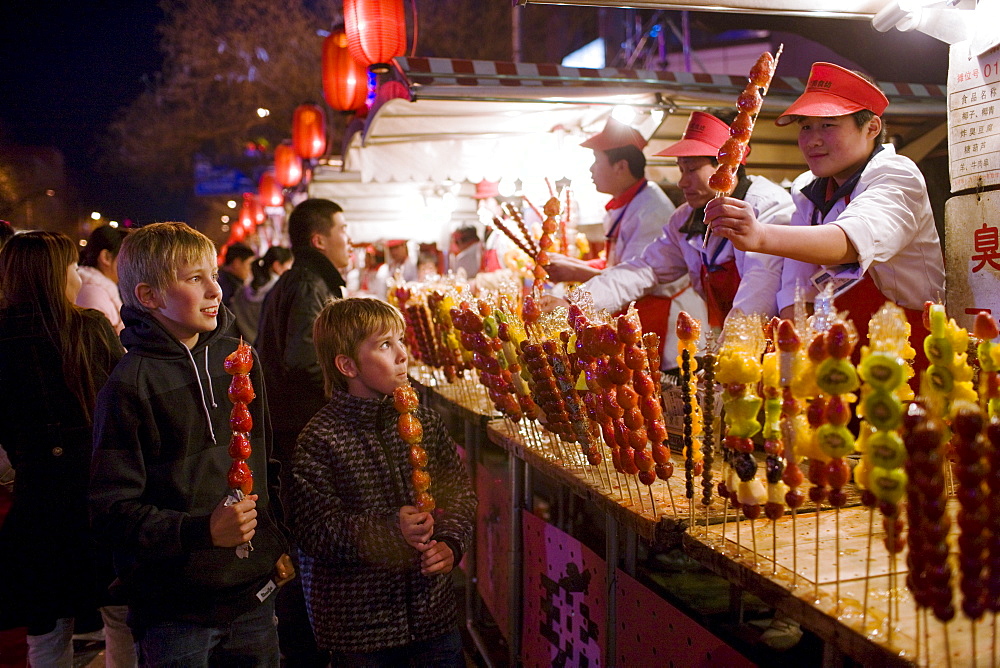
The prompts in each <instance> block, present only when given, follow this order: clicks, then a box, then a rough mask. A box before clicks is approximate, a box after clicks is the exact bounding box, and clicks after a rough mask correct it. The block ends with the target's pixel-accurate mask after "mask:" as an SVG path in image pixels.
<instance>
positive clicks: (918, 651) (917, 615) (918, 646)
mask: <svg viewBox="0 0 1000 668" xmlns="http://www.w3.org/2000/svg"><path fill="white" fill-rule="evenodd" d="M916 613H917V614H916V624H917V628H916V632H915V633H914V637H915V638H916V640H917V653H916V655H915V656H914V657H913V663H915V664H917V665H918V666H919V665H920V606H919V605H918V606H916Z"/></svg>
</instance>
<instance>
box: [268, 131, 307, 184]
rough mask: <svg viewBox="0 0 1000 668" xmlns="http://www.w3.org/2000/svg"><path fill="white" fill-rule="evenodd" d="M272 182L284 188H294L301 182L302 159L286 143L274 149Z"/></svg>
mask: <svg viewBox="0 0 1000 668" xmlns="http://www.w3.org/2000/svg"><path fill="white" fill-rule="evenodd" d="M274 180H275V181H277V182H278V183H280V184H281V185H282V186H283V187H285V188H294V187H295V186H297V185H299V182H300V181H301V180H302V158H300V157H299V156H298V155H297V154H296V153H295V149H294V148H292V145H291V144H290V143H288V142H285V143H282V144H279V145H278V146H277V147H276V148H275V149H274Z"/></svg>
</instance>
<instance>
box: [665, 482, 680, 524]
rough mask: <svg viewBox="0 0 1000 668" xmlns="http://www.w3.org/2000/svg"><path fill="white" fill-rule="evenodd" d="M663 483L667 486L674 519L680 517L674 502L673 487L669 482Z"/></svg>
mask: <svg viewBox="0 0 1000 668" xmlns="http://www.w3.org/2000/svg"><path fill="white" fill-rule="evenodd" d="M664 482H665V483H666V485H667V493H668V494H669V495H670V507H671V508H673V510H674V517H675V518H676V517H680V515H679V514H678V512H677V503H676V502H675V501H674V489H673V487H671V486H670V483H669V482H667V481H664Z"/></svg>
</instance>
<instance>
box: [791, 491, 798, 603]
mask: <svg viewBox="0 0 1000 668" xmlns="http://www.w3.org/2000/svg"><path fill="white" fill-rule="evenodd" d="M797 515H798V509H797V508H792V589H795V588H796V587H797V586H798V579H799V546H798V536H799V532H798V531H796V530H795V517H796V516H797Z"/></svg>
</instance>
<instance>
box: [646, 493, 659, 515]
mask: <svg viewBox="0 0 1000 668" xmlns="http://www.w3.org/2000/svg"><path fill="white" fill-rule="evenodd" d="M646 489H647V490H649V501H650V503H652V504H653V519H654V520H657V521H659V519H660V514H659V513H658V512H656V497H654V496H653V486H652V485H649V486H647V487H646Z"/></svg>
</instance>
